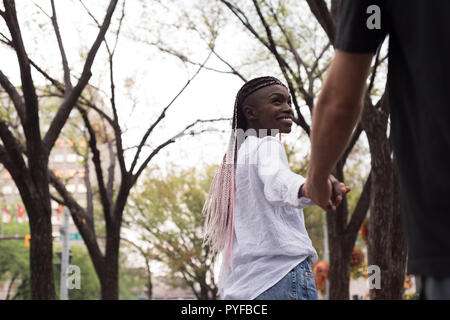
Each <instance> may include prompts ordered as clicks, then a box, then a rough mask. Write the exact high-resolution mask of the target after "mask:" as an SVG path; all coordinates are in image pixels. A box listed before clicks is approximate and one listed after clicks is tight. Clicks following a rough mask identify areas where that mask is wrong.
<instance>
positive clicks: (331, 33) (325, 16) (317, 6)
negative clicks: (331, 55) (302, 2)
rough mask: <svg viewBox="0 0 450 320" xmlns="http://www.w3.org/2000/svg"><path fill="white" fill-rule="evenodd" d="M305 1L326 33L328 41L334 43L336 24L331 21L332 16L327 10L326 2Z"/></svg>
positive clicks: (317, 0) (319, 0) (318, 0)
mask: <svg viewBox="0 0 450 320" xmlns="http://www.w3.org/2000/svg"><path fill="white" fill-rule="evenodd" d="M306 2H307V3H308V5H309V8H310V9H311V12H312V13H313V15H314V16H315V17H316V19H317V21H318V22H319V23H320V25H321V26H322V28H323V30H324V31H325V33H326V34H327V36H328V39H329V40H330V42H331V43H334V39H335V36H336V25H335V24H334V22H333V17H332V16H331V14H330V11H329V10H328V7H327V4H326V2H325V1H324V0H306Z"/></svg>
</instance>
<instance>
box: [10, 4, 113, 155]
mask: <svg viewBox="0 0 450 320" xmlns="http://www.w3.org/2000/svg"><path fill="white" fill-rule="evenodd" d="M4 1H7V0H4ZM117 1H118V0H111V2H110V3H109V6H108V10H107V12H106V16H105V19H104V21H103V24H102V27H101V29H100V31H99V33H98V35H97V38H96V40H95V42H94V44H93V45H92V47H91V49H90V50H89V53H88V56H87V58H86V62H85V64H84V67H83V72H82V74H81V77H80V80H79V81H78V83H77V84H76V86H75V87H74V88H73V90H72V91H71V92H70V94H68V95H67V97H66V99H64V101H63V103H62V104H61V106H60V108H59V109H58V111H57V113H56V116H55V117H54V119H53V121H52V123H51V125H50V128H49V130H48V131H47V133H46V135H45V137H44V147H45V149H46V152H47V154H49V153H50V150H51V149H52V147H53V145H54V144H55V141H56V139H57V138H58V136H59V134H60V132H61V130H62V128H63V126H64V124H65V123H66V121H67V118H68V117H69V114H70V112H71V111H72V109H73V107H74V105H75V104H76V102H77V100H78V98H79V97H80V95H81V92H82V90H83V89H84V87H85V86H86V85H87V83H88V81H89V79H90V77H91V75H92V73H91V67H92V64H93V63H94V59H95V56H96V55H97V52H98V49H99V47H100V44H101V43H102V41H103V39H104V37H105V34H106V31H107V30H108V28H109V25H110V24H111V17H112V15H113V13H114V10H115V7H116V5H117Z"/></svg>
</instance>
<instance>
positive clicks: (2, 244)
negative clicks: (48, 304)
mask: <svg viewBox="0 0 450 320" xmlns="http://www.w3.org/2000/svg"><path fill="white" fill-rule="evenodd" d="M10 212H11V211H10ZM12 215H13V221H11V222H10V223H8V224H3V235H4V236H13V235H26V234H29V232H30V229H29V226H28V224H27V223H18V222H16V221H15V219H14V214H12ZM28 261H29V248H28V247H25V243H24V240H23V239H17V240H16V239H7V240H0V281H5V282H7V283H8V284H9V283H10V281H11V280H12V279H13V278H14V279H15V280H14V287H13V290H12V292H11V293H10V297H9V298H10V299H12V298H14V299H21V300H22V299H31V291H30V286H29V281H30V266H29V262H28Z"/></svg>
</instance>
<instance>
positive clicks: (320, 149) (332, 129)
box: [308, 103, 360, 179]
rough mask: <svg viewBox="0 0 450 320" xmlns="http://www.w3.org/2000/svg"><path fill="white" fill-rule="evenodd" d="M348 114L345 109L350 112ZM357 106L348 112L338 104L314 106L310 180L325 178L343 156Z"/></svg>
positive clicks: (357, 115) (355, 122) (356, 114)
mask: <svg viewBox="0 0 450 320" xmlns="http://www.w3.org/2000/svg"><path fill="white" fill-rule="evenodd" d="M354 109H357V110H356V111H354V112H350V111H348V110H354ZM359 109H360V106H358V105H355V106H352V107H349V108H348V109H347V108H346V109H344V108H342V106H340V105H338V104H333V103H330V104H328V105H325V104H320V103H318V104H317V105H316V107H315V111H314V112H315V115H314V117H313V124H312V127H313V130H312V133H311V157H310V166H309V170H308V171H309V172H308V173H309V175H310V177H311V178H319V179H326V178H327V177H328V175H329V174H330V173H331V171H332V170H333V168H334V166H335V165H336V162H337V161H338V160H339V158H340V157H341V155H342V154H343V152H344V150H345V148H346V146H347V144H348V142H349V140H350V137H351V135H352V132H353V129H354V127H355V125H356V124H357V122H358V119H359V115H360V111H359Z"/></svg>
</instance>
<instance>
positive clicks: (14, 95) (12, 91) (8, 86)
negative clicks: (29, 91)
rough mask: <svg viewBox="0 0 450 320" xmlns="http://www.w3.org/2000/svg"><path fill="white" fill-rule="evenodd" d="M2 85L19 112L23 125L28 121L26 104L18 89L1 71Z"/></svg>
mask: <svg viewBox="0 0 450 320" xmlns="http://www.w3.org/2000/svg"><path fill="white" fill-rule="evenodd" d="M0 85H1V86H2V87H3V89H5V91H6V92H7V93H8V96H9V97H10V99H11V101H12V102H13V104H14V107H15V108H16V110H17V114H18V115H19V118H20V121H21V123H22V124H24V123H25V121H26V110H25V103H24V101H23V99H22V97H21V96H20V94H19V92H18V91H17V89H16V88H15V87H14V86H13V84H12V83H11V82H10V81H9V79H8V78H7V77H6V76H5V74H4V73H3V72H2V71H1V70H0Z"/></svg>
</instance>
